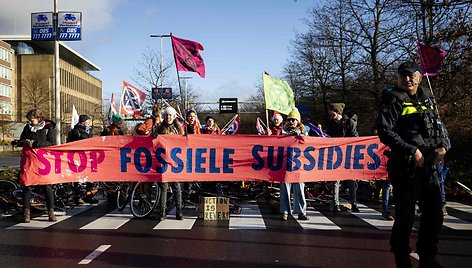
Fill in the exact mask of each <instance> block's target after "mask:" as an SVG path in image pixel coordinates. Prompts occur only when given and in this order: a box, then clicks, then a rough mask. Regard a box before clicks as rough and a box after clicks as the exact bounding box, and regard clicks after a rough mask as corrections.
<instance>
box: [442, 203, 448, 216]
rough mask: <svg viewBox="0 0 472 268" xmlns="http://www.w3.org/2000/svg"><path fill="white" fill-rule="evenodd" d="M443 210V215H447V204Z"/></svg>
mask: <svg viewBox="0 0 472 268" xmlns="http://www.w3.org/2000/svg"><path fill="white" fill-rule="evenodd" d="M442 212H443V216H447V209H446V206H445V205H444V206H443V207H442Z"/></svg>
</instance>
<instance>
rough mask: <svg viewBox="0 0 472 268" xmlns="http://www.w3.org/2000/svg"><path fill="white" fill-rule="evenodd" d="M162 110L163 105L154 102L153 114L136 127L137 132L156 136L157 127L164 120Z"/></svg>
mask: <svg viewBox="0 0 472 268" xmlns="http://www.w3.org/2000/svg"><path fill="white" fill-rule="evenodd" d="M161 112H162V109H161V107H159V105H157V104H154V105H153V106H152V116H151V117H150V118H148V119H146V120H144V122H143V123H142V124H140V125H139V126H137V127H136V134H138V135H141V136H148V137H149V136H153V137H154V138H155V137H156V136H157V127H158V126H159V124H160V123H161V122H162V118H161Z"/></svg>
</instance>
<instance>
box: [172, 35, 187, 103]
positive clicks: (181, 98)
mask: <svg viewBox="0 0 472 268" xmlns="http://www.w3.org/2000/svg"><path fill="white" fill-rule="evenodd" d="M170 41H171V42H172V53H173V54H174V64H175V70H176V71H177V81H178V82H179V94H180V104H181V105H182V104H183V103H184V101H183V95H182V86H181V85H180V74H179V69H178V68H177V57H176V56H175V51H174V39H173V38H172V33H170Z"/></svg>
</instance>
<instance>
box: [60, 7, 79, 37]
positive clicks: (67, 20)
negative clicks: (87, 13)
mask: <svg viewBox="0 0 472 268" xmlns="http://www.w3.org/2000/svg"><path fill="white" fill-rule="evenodd" d="M57 19H58V20H57V32H58V40H61V41H74V40H81V39H82V31H81V22H82V12H59V13H57Z"/></svg>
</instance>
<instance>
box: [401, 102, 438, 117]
mask: <svg viewBox="0 0 472 268" xmlns="http://www.w3.org/2000/svg"><path fill="white" fill-rule="evenodd" d="M418 104H419V105H421V109H422V110H423V111H425V110H428V109H433V107H432V106H430V107H426V106H424V105H423V103H422V102H420V103H418ZM402 108H403V110H402V113H401V115H409V114H417V113H419V112H420V111H418V108H417V107H416V106H415V105H414V104H413V103H411V102H403V103H402Z"/></svg>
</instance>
